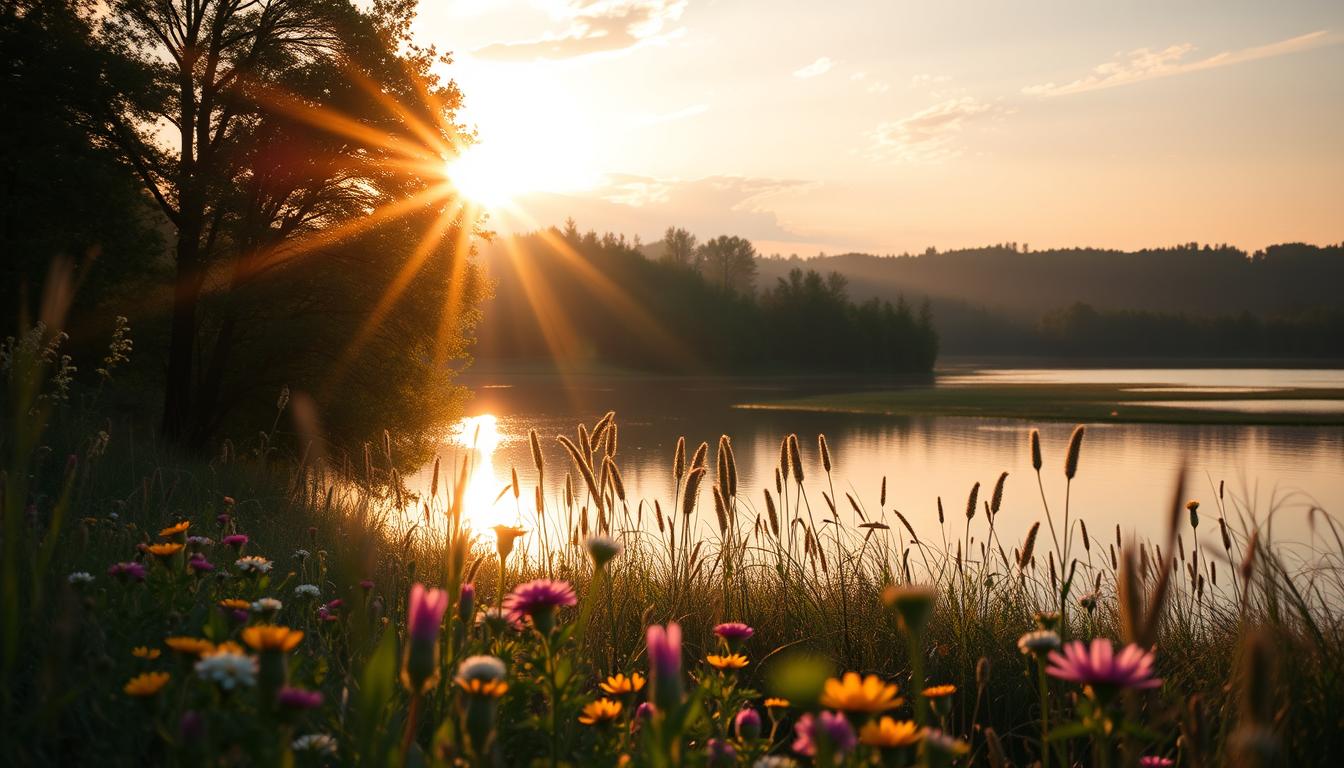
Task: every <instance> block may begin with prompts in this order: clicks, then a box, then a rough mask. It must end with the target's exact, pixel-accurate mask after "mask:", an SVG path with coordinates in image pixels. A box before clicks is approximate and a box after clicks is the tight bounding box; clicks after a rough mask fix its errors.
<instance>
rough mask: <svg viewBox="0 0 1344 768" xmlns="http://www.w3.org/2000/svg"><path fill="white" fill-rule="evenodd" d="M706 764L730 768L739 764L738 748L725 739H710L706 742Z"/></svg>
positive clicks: (714, 767)
mask: <svg viewBox="0 0 1344 768" xmlns="http://www.w3.org/2000/svg"><path fill="white" fill-rule="evenodd" d="M705 758H706V762H705V764H706V765H709V766H711V767H712V768H729V766H734V765H737V750H736V749H734V748H733V745H732V744H729V743H728V742H726V741H724V740H723V739H710V740H709V742H708V743H707V744H705Z"/></svg>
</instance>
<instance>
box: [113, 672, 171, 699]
mask: <svg viewBox="0 0 1344 768" xmlns="http://www.w3.org/2000/svg"><path fill="white" fill-rule="evenodd" d="M168 678H169V675H168V673H167V672H146V673H144V674H143V675H136V676H135V677H132V678H131V679H130V681H129V682H127V683H126V686H125V687H124V688H122V690H123V691H125V692H126V694H127V695H128V696H141V697H143V696H153V695H154V694H156V693H158V692H159V691H160V690H162V689H163V686H165V685H167V684H168Z"/></svg>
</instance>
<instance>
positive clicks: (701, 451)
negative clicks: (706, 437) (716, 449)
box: [691, 442, 709, 467]
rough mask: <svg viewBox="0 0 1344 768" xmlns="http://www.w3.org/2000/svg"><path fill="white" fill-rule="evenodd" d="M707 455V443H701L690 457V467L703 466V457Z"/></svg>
mask: <svg viewBox="0 0 1344 768" xmlns="http://www.w3.org/2000/svg"><path fill="white" fill-rule="evenodd" d="M708 455H709V443H706V442H701V443H700V446H699V447H697V448H696V449H695V453H694V454H692V455H691V466H692V467H703V466H705V457H706V456H708Z"/></svg>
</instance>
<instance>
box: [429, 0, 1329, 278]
mask: <svg viewBox="0 0 1344 768" xmlns="http://www.w3.org/2000/svg"><path fill="white" fill-rule="evenodd" d="M415 33H416V36H417V39H418V40H419V41H421V42H422V43H432V44H434V45H435V46H436V47H437V48H438V49H439V50H440V51H442V52H450V53H451V54H452V58H453V62H452V64H451V65H449V66H448V67H446V69H445V70H444V74H445V75H446V76H448V77H451V78H452V79H454V80H455V81H457V83H458V84H459V85H460V87H461V88H462V90H463V92H464V94H465V99H466V106H465V108H464V111H463V112H462V113H461V119H462V121H463V122H464V123H466V124H467V125H469V126H471V127H473V128H475V129H476V131H477V134H478V137H479V144H478V146H477V147H476V148H475V149H474V150H472V151H473V153H476V155H477V157H476V158H475V159H476V160H477V162H476V163H475V168H474V174H475V175H476V176H480V175H485V176H487V177H488V178H489V179H490V180H491V182H490V186H491V192H493V193H495V197H496V198H497V199H496V202H500V203H502V202H503V201H504V200H507V201H508V204H507V205H504V204H500V205H497V206H496V207H495V212H494V213H493V214H492V219H491V224H492V226H493V227H494V228H495V229H496V230H498V231H500V232H509V231H519V230H527V229H532V228H536V227H538V226H548V225H551V224H559V223H561V222H563V221H564V219H565V218H566V217H570V216H572V217H573V218H574V219H575V220H576V221H577V222H578V224H579V226H580V228H581V229H585V230H587V229H595V230H598V231H614V232H621V233H624V234H626V235H628V236H634V235H638V236H639V237H640V238H642V239H643V240H644V241H645V242H652V241H655V240H658V239H660V238H661V236H662V232H663V231H664V230H665V229H666V228H667V227H668V226H671V225H676V226H682V227H685V228H686V229H689V230H691V231H692V232H693V233H695V234H696V235H698V236H699V237H700V238H701V239H707V238H709V237H713V236H715V235H720V234H735V235H740V236H743V237H747V238H749V239H751V240H752V241H753V242H754V243H755V244H756V246H757V249H758V250H760V251H761V252H763V253H781V254H784V255H788V254H791V253H797V254H799V255H802V256H813V255H816V254H817V253H820V252H825V253H840V252H847V251H865V252H871V253H901V252H922V251H924V250H925V249H926V248H928V247H936V248H938V249H940V250H945V249H951V248H958V247H973V246H979V245H987V244H993V243H1000V242H1009V241H1012V242H1017V243H1026V244H1029V245H1030V246H1031V247H1032V248H1033V249H1037V248H1049V247H1066V246H1082V245H1090V246H1099V247H1114V248H1138V247H1144V246H1161V245H1171V244H1175V243H1184V242H1190V241H1198V242H1212V243H1223V242H1227V243H1232V244H1234V245H1237V246H1240V247H1243V248H1247V249H1250V250H1254V249H1258V248H1262V247H1264V246H1265V245H1268V244H1272V243H1277V242H1293V241H1304V242H1311V243H1317V244H1326V243H1335V242H1340V241H1344V181H1342V180H1344V3H1341V2H1339V0H1325V1H1322V2H1305V1H1302V2H1297V1H1285V2H1274V3H1266V2H1243V1H1242V0H1218V1H1215V2H1187V1H1185V0H1162V1H1159V2H1148V1H1146V0H1145V1H1142V2H1112V3H1093V2H1077V0H1067V1H1065V2H1011V3H1005V2H1002V1H1001V0H988V1H979V0H977V1H974V2H970V1H966V2H937V3H935V2H905V1H903V0H888V1H886V2H854V1H850V2H845V1H841V0H833V1H832V2H829V3H804V2H792V1H790V0H765V1H762V2H758V1H757V0H718V1H717V2H715V1H713V0H516V1H515V0H427V1H426V2H422V3H421V10H420V17H419V19H418V20H417V24H416V28H415Z"/></svg>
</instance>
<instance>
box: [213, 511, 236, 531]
mask: <svg viewBox="0 0 1344 768" xmlns="http://www.w3.org/2000/svg"><path fill="white" fill-rule="evenodd" d="M232 520H233V515H230V514H229V513H228V512H220V513H219V514H218V515H215V522H216V523H219V527H220V528H224V527H227V526H228V524H229V523H230V522H231V521H232Z"/></svg>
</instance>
